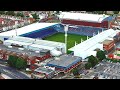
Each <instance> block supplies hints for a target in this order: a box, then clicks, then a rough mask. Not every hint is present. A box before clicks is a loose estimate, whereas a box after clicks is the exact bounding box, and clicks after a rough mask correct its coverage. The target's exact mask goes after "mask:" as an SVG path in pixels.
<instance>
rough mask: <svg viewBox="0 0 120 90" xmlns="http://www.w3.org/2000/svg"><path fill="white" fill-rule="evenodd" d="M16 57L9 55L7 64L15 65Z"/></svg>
mask: <svg viewBox="0 0 120 90" xmlns="http://www.w3.org/2000/svg"><path fill="white" fill-rule="evenodd" d="M17 59H18V57H17V56H13V55H10V56H9V58H8V64H9V65H10V66H11V67H15V66H16V61H17Z"/></svg>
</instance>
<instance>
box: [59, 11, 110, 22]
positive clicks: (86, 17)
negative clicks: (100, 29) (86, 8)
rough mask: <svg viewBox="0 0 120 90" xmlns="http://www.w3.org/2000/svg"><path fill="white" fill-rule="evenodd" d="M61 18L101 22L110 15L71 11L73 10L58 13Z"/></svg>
mask: <svg viewBox="0 0 120 90" xmlns="http://www.w3.org/2000/svg"><path fill="white" fill-rule="evenodd" d="M58 17H59V18H61V19H73V20H81V21H90V22H99V23H101V22H102V21H103V20H104V19H105V18H107V17H109V15H102V14H101V15H98V14H88V13H71V12H62V13H61V14H60V15H58Z"/></svg>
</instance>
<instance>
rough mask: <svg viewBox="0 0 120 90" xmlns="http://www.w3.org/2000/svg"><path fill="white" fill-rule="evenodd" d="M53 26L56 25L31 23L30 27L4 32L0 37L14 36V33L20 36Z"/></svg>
mask: <svg viewBox="0 0 120 90" xmlns="http://www.w3.org/2000/svg"><path fill="white" fill-rule="evenodd" d="M55 24H57V23H33V24H30V25H27V26H24V27H22V28H18V29H13V30H11V31H6V32H3V33H0V36H16V32H17V35H22V34H25V33H28V32H32V31H35V30H39V29H42V28H46V27H49V26H52V25H55Z"/></svg>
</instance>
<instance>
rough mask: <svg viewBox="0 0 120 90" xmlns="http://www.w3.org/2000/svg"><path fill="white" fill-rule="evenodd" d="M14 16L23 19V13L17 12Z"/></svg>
mask: <svg viewBox="0 0 120 90" xmlns="http://www.w3.org/2000/svg"><path fill="white" fill-rule="evenodd" d="M16 16H18V17H24V14H23V13H20V12H18V13H17V14H16Z"/></svg>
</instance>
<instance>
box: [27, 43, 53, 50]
mask: <svg viewBox="0 0 120 90" xmlns="http://www.w3.org/2000/svg"><path fill="white" fill-rule="evenodd" d="M29 48H30V49H34V50H41V49H47V50H53V49H55V47H49V46H44V45H37V44H32V45H30V46H29Z"/></svg>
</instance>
